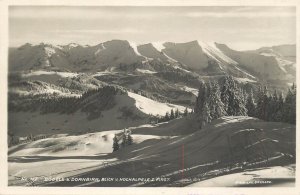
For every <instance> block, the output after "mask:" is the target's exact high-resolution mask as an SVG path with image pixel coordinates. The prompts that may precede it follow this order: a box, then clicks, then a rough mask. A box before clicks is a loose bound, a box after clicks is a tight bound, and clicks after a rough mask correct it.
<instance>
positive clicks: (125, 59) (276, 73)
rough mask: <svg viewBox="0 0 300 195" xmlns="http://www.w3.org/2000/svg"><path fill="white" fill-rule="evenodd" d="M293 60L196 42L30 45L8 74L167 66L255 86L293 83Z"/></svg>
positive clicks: (13, 54) (288, 53) (287, 50)
mask: <svg viewBox="0 0 300 195" xmlns="http://www.w3.org/2000/svg"><path fill="white" fill-rule="evenodd" d="M295 56H296V54H295V45H283V46H276V47H272V48H261V49H258V50H255V51H235V50H233V49H230V48H229V47H228V46H227V45H225V44H219V43H206V42H203V41H198V40H195V41H191V42H186V43H173V42H166V43H157V42H156V43H148V44H140V45H138V44H136V43H133V42H129V41H126V40H112V41H107V42H104V43H100V44H98V45H95V46H88V45H85V46H82V45H79V44H75V43H71V44H68V45H51V44H44V43H41V44H39V45H31V44H28V43H27V44H25V45H23V46H21V47H19V48H10V50H9V70H10V71H27V70H56V71H68V72H98V71H118V70H127V71H128V70H130V71H134V70H137V69H142V70H144V69H145V70H146V71H148V72H149V71H152V72H161V71H162V68H163V66H169V68H173V69H177V70H178V69H179V70H182V71H186V72H187V71H191V72H195V73H197V74H199V75H224V74H229V75H233V76H236V77H239V78H248V79H252V80H260V79H263V80H274V79H275V80H276V79H280V80H285V79H288V80H293V79H295ZM153 63H155V64H159V65H160V66H159V67H158V66H157V65H156V66H154V65H153Z"/></svg>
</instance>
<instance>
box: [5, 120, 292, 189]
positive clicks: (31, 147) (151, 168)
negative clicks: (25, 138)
mask: <svg viewBox="0 0 300 195" xmlns="http://www.w3.org/2000/svg"><path fill="white" fill-rule="evenodd" d="M196 121H197V119H196V118H193V117H187V118H180V119H176V120H172V121H169V122H166V123H160V124H156V125H143V126H139V127H136V128H131V129H130V130H131V132H132V136H133V140H134V141H136V142H134V144H133V145H131V146H128V147H126V148H125V149H121V150H119V151H117V152H114V153H107V152H108V151H109V150H111V149H112V148H110V147H111V146H112V137H113V136H114V134H115V133H118V132H120V131H116V130H113V131H111V132H110V131H105V132H99V133H88V134H82V135H77V136H60V137H58V138H54V137H53V138H47V139H42V140H38V141H34V142H31V143H27V144H25V145H20V146H17V147H14V148H10V150H9V159H8V162H9V176H10V179H9V181H10V183H11V184H14V185H25V184H26V183H25V184H24V183H18V182H17V179H16V178H15V177H14V176H19V177H22V176H40V175H44V176H51V175H55V176H56V175H63V174H65V173H66V172H65V170H62V169H60V167H61V166H62V165H59V163H63V165H65V164H70V163H74V169H70V167H69V168H68V170H70V171H67V173H68V174H67V175H66V176H73V177H81V178H82V177H99V175H105V174H107V173H109V176H110V177H116V178H120V177H128V173H130V177H150V178H152V177H154V178H156V177H164V178H170V181H169V182H160V181H154V182H149V183H141V182H137V181H133V182H128V183H126V184H124V183H123V186H124V185H125V186H144V187H147V186H149V187H154V186H170V187H172V186H186V185H190V184H192V183H194V182H195V181H191V180H189V178H196V179H199V180H200V181H201V182H202V181H203V180H204V179H206V181H203V182H204V183H201V182H200V183H196V184H194V185H196V186H199V185H200V186H211V185H213V187H220V186H236V185H241V184H237V183H235V181H236V180H239V179H240V180H241V182H247V181H253V179H255V180H256V181H258V180H259V179H260V178H262V179H265V180H270V181H272V182H274V184H276V185H281V184H284V185H288V186H290V184H292V183H293V182H294V181H293V180H294V171H293V170H294V167H293V166H287V167H279V166H278V165H276V163H289V162H287V160H288V159H287V158H286V156H285V155H284V153H285V154H288V153H290V154H294V153H295V148H294V147H295V136H294V135H295V126H293V125H289V124H284V123H274V122H264V121H261V120H258V119H255V118H251V117H245V116H240V117H238V116H237V117H223V118H220V119H218V120H215V121H213V123H212V124H210V125H208V126H206V127H205V128H204V129H202V130H201V131H199V130H198V125H197V122H196ZM249 129H260V131H262V133H261V136H262V137H257V138H256V139H267V138H270V139H274V140H275V139H276V140H278V142H270V143H267V142H264V143H263V144H264V147H265V149H266V152H267V153H268V157H269V161H270V163H274V165H273V166H274V167H265V165H266V164H265V163H264V162H262V164H259V165H260V166H261V167H263V169H260V170H253V168H251V163H250V162H248V161H247V162H246V164H245V163H244V161H245V157H244V155H245V153H239V150H241V151H243V149H242V148H241V147H239V148H236V149H237V151H236V156H233V158H234V159H235V160H236V162H239V163H241V162H243V165H244V166H245V167H246V168H244V169H242V168H241V167H240V165H237V166H235V165H232V166H230V165H228V164H227V163H228V161H227V160H228V159H231V160H233V159H232V157H230V156H231V155H230V152H229V149H228V148H229V144H228V137H229V138H230V140H231V144H235V142H234V140H233V137H235V136H236V135H240V136H241V137H243V138H245V135H247V133H249V132H248V131H247V130H249ZM251 133H254V131H253V132H251ZM257 133H259V132H257ZM238 138H239V137H236V141H238V142H242V143H243V144H244V145H248V144H249V143H255V142H256V140H255V139H254V138H251V137H248V138H249V139H248V140H244V139H238ZM109 146H110V147H109ZM255 147H256V148H255V150H252V151H251V152H250V151H249V152H250V153H251V155H252V156H255V154H260V152H261V151H260V150H261V147H260V144H256V145H255ZM76 148H77V149H76ZM183 149H184V153H182V151H183ZM42 150H44V151H42ZM67 155H70V156H72V157H70V156H67ZM75 155H76V156H75ZM182 155H183V156H182ZM182 158H184V169H183V168H182V164H181V162H182ZM249 160H250V161H253V160H255V159H253V158H251V159H249ZM103 161H107V162H108V163H107V164H106V166H105V167H103V166H101V165H102V163H103ZM110 161H113V162H114V163H109V162H110ZM28 162H31V163H28ZM83 162H86V163H85V166H79V165H82V163H83ZM41 163H43V164H44V165H45V164H47V167H51V170H54V172H51V171H49V170H48V169H41ZM97 163H98V166H96V165H97ZM255 163H260V161H255ZM289 164H290V163H289ZM286 165H288V164H286ZM78 166H79V167H78ZM91 166H94V168H93V169H92V171H90V170H91ZM71 167H73V166H71ZM250 168H251V169H252V170H249V169H250ZM71 170H72V171H71ZM119 170H123V171H124V172H123V171H119ZM234 171H235V172H234ZM237 172H240V173H237ZM234 173H237V174H234ZM224 174H227V175H228V176H222V175H224ZM76 175H77V176H76ZM78 175H80V176H78ZM218 176H220V177H218ZM209 179H212V180H209ZM199 180H198V181H197V182H199ZM275 182H276V183H275ZM232 183H233V184H232ZM54 185H59V186H79V185H85V186H122V184H121V183H118V182H114V183H91V182H77V183H76V182H74V183H72V182H59V183H56V184H54Z"/></svg>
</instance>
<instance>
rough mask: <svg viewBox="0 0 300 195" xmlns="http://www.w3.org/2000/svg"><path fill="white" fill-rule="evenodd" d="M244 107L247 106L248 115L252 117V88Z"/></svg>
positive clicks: (253, 114) (253, 108)
mask: <svg viewBox="0 0 300 195" xmlns="http://www.w3.org/2000/svg"><path fill="white" fill-rule="evenodd" d="M246 108H247V114H248V116H251V117H254V116H255V103H254V98H253V91H252V89H251V90H250V93H249V95H248V98H247V103H246Z"/></svg>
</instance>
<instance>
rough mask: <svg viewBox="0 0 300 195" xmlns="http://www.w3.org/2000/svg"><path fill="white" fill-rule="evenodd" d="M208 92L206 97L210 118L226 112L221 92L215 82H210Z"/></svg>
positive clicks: (215, 117)
mask: <svg viewBox="0 0 300 195" xmlns="http://www.w3.org/2000/svg"><path fill="white" fill-rule="evenodd" d="M209 85H210V93H209V97H208V99H207V103H208V108H209V110H210V116H211V118H212V119H217V118H219V117H221V116H224V115H225V114H226V111H225V109H224V103H223V102H222V100H221V92H220V88H219V84H218V83H217V82H213V83H210V84H209Z"/></svg>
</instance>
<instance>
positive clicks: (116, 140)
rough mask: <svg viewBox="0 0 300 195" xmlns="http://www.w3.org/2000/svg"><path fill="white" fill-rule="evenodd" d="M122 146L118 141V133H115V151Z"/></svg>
mask: <svg viewBox="0 0 300 195" xmlns="http://www.w3.org/2000/svg"><path fill="white" fill-rule="evenodd" d="M119 148H120V146H119V143H118V138H117V135H116V134H115V137H114V138H113V151H117V150H119Z"/></svg>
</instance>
